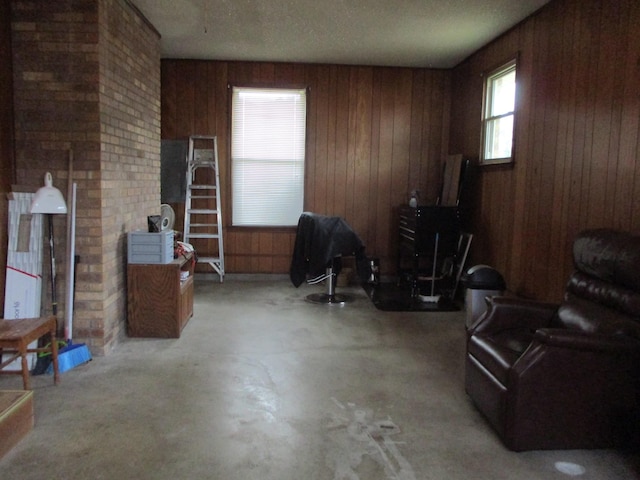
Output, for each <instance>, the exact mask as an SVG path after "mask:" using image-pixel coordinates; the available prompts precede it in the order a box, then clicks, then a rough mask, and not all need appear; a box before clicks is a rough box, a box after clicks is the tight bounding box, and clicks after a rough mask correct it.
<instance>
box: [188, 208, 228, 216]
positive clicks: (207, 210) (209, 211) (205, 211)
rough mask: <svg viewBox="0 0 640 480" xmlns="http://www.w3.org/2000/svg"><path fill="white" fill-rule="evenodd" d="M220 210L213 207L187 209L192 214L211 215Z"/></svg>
mask: <svg viewBox="0 0 640 480" xmlns="http://www.w3.org/2000/svg"><path fill="white" fill-rule="evenodd" d="M219 212H220V211H219V210H214V209H212V208H190V209H188V210H187V213H189V214H191V215H207V214H208V215H211V214H214V213H215V214H218V213H219Z"/></svg>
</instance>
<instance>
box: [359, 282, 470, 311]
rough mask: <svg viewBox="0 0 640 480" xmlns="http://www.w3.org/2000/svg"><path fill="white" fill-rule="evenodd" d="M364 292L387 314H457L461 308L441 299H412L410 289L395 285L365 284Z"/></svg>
mask: <svg viewBox="0 0 640 480" xmlns="http://www.w3.org/2000/svg"><path fill="white" fill-rule="evenodd" d="M362 288H364V291H365V292H367V295H368V296H369V298H370V299H371V301H372V302H373V304H374V305H375V307H376V308H377V309H378V310H383V311H385V312H455V311H458V310H460V307H459V306H458V305H457V304H456V302H455V301H453V300H451V299H449V298H446V297H444V296H442V297H440V300H439V301H438V302H423V301H421V300H420V298H419V297H418V298H411V291H410V289H408V288H406V287H404V288H402V287H399V286H398V285H397V284H395V283H381V284H379V285H369V284H365V285H363V286H362Z"/></svg>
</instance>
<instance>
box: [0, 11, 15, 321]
mask: <svg viewBox="0 0 640 480" xmlns="http://www.w3.org/2000/svg"><path fill="white" fill-rule="evenodd" d="M0 65H2V68H0V126H1V127H2V128H0V245H2V247H1V248H0V318H1V317H3V316H4V315H3V312H4V289H5V280H6V274H5V268H6V266H7V245H8V241H9V238H8V232H7V220H8V207H9V204H8V202H7V193H8V192H10V191H11V184H12V183H15V181H16V176H15V161H14V148H13V79H12V77H13V69H12V60H11V3H10V2H8V1H0Z"/></svg>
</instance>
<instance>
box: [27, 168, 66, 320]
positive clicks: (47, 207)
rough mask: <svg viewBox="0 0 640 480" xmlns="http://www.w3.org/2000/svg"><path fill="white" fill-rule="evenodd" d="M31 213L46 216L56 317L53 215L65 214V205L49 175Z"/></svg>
mask: <svg viewBox="0 0 640 480" xmlns="http://www.w3.org/2000/svg"><path fill="white" fill-rule="evenodd" d="M31 213H43V214H45V215H47V222H48V225H49V254H50V255H49V258H50V260H51V303H52V308H53V315H54V316H57V315H58V302H57V300H56V256H55V251H54V248H53V215H55V214H66V213H67V204H66V203H65V201H64V198H62V193H60V190H58V189H57V188H56V187H54V186H53V180H52V178H51V173H49V172H47V173H46V174H45V176H44V187H40V188H39V189H38V191H37V192H36V194H35V195H34V197H33V200H32V201H31Z"/></svg>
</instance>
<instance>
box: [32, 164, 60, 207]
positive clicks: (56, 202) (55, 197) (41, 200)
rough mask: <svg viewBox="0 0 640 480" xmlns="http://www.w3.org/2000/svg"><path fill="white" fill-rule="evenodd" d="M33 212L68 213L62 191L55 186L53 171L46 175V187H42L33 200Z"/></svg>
mask: <svg viewBox="0 0 640 480" xmlns="http://www.w3.org/2000/svg"><path fill="white" fill-rule="evenodd" d="M31 213H67V204H66V203H65V201H64V198H62V193H60V190H58V189H57V188H56V187H54V186H53V180H52V178H51V173H49V172H47V173H46V174H45V176H44V187H40V188H39V189H38V191H37V192H36V194H35V195H34V197H33V200H32V201H31Z"/></svg>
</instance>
